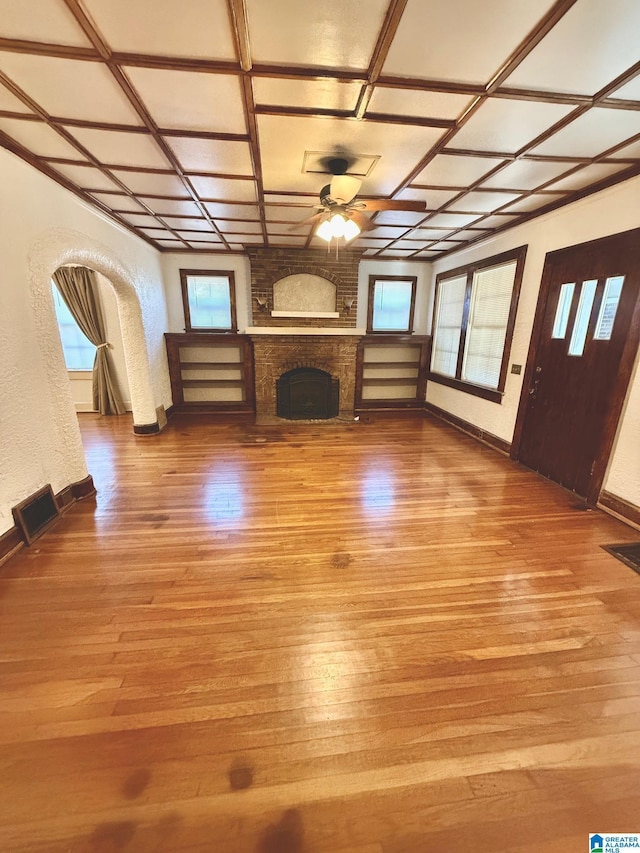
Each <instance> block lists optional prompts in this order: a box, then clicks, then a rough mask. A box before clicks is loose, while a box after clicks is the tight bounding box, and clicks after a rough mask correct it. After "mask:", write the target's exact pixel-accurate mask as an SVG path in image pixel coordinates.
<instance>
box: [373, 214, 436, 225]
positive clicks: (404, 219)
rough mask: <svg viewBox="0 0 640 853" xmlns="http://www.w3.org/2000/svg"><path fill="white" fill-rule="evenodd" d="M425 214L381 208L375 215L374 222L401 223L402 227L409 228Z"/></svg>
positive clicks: (381, 223)
mask: <svg viewBox="0 0 640 853" xmlns="http://www.w3.org/2000/svg"><path fill="white" fill-rule="evenodd" d="M426 215H427V214H426V212H420V213H417V212H416V211H411V210H383V211H382V212H381V213H379V214H378V215H377V216H376V222H377V223H378V225H402V226H403V227H404V228H411V226H412V225H415V224H416V223H418V222H420V221H421V220H422V219H424V218H425V216H426Z"/></svg>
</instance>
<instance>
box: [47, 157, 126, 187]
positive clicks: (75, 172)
mask: <svg viewBox="0 0 640 853" xmlns="http://www.w3.org/2000/svg"><path fill="white" fill-rule="evenodd" d="M52 165H53V168H54V169H55V170H56V172H60V174H62V175H64V176H65V177H66V178H69V180H70V181H73V183H74V184H77V185H78V186H79V187H83V188H84V189H91V190H117V189H118V185H117V184H116V183H115V182H114V181H111V180H110V179H109V178H108V177H107V176H106V175H103V174H102V172H101V171H100V170H99V169H95V168H94V167H93V166H74V165H67V164H64V165H63V164H61V163H55V164H52Z"/></svg>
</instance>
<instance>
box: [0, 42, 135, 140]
mask: <svg viewBox="0 0 640 853" xmlns="http://www.w3.org/2000/svg"><path fill="white" fill-rule="evenodd" d="M0 70H2V71H4V73H5V74H6V75H7V76H8V77H10V78H11V79H12V80H13V82H14V83H16V84H17V85H18V86H20V88H21V89H23V90H24V91H26V93H27V94H28V95H29V96H30V97H31V98H33V100H34V101H36V102H37V103H38V104H39V105H40V106H41V107H43V108H44V109H45V110H46V111H47V112H48V113H49V115H52V116H57V117H60V118H80V119H85V120H87V121H108V122H113V123H116V124H118V123H120V124H134V125H139V124H142V122H141V120H140V118H139V116H138V114H137V113H136V111H135V110H134V109H133V107H132V106H131V104H130V103H129V101H128V100H127V98H126V97H125V95H124V92H123V91H122V89H120V87H119V86H118V84H117V83H116V81H115V79H114V78H113V76H112V75H111V74H110V73H109V71H108V70H107V68H106V67H105V66H103V65H100V63H98V62H84V61H82V60H78V59H59V58H58V57H53V56H35V55H33V54H27V53H8V52H7V51H0Z"/></svg>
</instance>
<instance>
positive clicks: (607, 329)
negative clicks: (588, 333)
mask: <svg viewBox="0 0 640 853" xmlns="http://www.w3.org/2000/svg"><path fill="white" fill-rule="evenodd" d="M623 284H624V276H623V275H615V276H611V277H610V278H608V279H607V281H606V284H605V286H604V293H603V295H602V304H601V305H600V313H599V315H598V323H597V325H596V332H595V335H594V336H593V337H594V338H595V340H597V341H608V340H609V339H610V338H611V332H612V331H613V321H614V320H615V319H616V311H617V310H618V302H619V301H620V294H621V293H622V285H623Z"/></svg>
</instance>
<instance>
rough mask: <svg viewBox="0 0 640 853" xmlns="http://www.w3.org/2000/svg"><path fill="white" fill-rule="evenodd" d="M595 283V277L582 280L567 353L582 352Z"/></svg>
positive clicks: (596, 281) (579, 353)
mask: <svg viewBox="0 0 640 853" xmlns="http://www.w3.org/2000/svg"><path fill="white" fill-rule="evenodd" d="M597 285H598V280H597V279H595V278H592V279H589V281H583V282H582V288H581V290H580V301H579V302H578V313H577V314H576V319H575V323H574V324H573V332H572V333H571V341H570V343H569V355H578V356H579V355H582V353H583V352H584V345H585V343H586V340H587V331H588V329H589V320H590V319H591V309H592V308H593V300H594V297H595V295H596V287H597Z"/></svg>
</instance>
